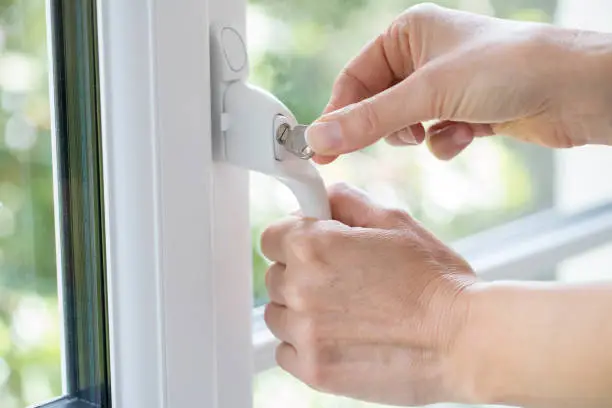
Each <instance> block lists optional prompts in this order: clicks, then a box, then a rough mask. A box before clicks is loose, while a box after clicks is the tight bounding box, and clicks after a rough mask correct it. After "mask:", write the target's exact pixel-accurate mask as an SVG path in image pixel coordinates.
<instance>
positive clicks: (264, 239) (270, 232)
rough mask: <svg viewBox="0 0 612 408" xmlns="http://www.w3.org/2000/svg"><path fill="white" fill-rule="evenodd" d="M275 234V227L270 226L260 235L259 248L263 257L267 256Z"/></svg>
mask: <svg viewBox="0 0 612 408" xmlns="http://www.w3.org/2000/svg"><path fill="white" fill-rule="evenodd" d="M276 233H277V232H276V228H275V226H274V225H271V226H269V227H268V228H266V229H265V230H264V231H263V232H262V234H261V238H260V239H259V245H260V247H261V251H262V253H263V254H264V255H265V256H268V255H269V252H270V246H271V245H272V242H274V236H275V235H276Z"/></svg>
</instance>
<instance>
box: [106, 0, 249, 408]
mask: <svg viewBox="0 0 612 408" xmlns="http://www.w3.org/2000/svg"><path fill="white" fill-rule="evenodd" d="M245 12H246V3H245V2H244V1H243V0H214V1H212V0H204V1H203V0H177V1H173V2H169V1H165V0H134V1H129V2H126V1H125V0H105V1H102V2H100V3H99V17H100V27H101V32H100V35H101V39H102V41H101V43H102V47H101V62H102V66H101V86H102V101H103V148H104V151H105V155H104V179H105V180H106V182H107V185H106V189H105V192H106V202H105V204H106V205H105V209H106V214H105V215H106V230H107V258H108V281H109V285H108V292H109V321H110V330H111V331H110V336H111V347H110V350H111V351H110V356H111V358H110V361H111V373H112V384H113V387H112V402H113V405H114V406H117V407H130V408H139V407H143V408H154V407H159V408H161V407H185V406H192V405H193V404H194V403H195V402H196V401H197V404H198V405H200V406H205V407H210V408H216V407H223V408H225V407H227V408H234V407H247V406H249V405H250V404H251V400H252V397H251V395H252V391H251V380H252V378H251V372H252V369H251V364H252V357H251V342H250V339H251V327H250V323H251V305H252V300H251V298H252V295H251V283H250V282H251V276H250V275H251V256H250V248H251V242H250V233H249V222H248V174H247V172H245V171H243V170H240V169H237V168H234V167H231V166H228V165H225V164H222V163H213V160H212V151H211V145H212V136H211V135H212V132H211V127H212V125H213V123H212V120H211V115H210V113H209V112H211V106H212V103H215V104H217V105H215V106H218V104H220V103H221V101H220V100H214V101H211V86H210V74H209V72H210V61H209V58H210V56H209V41H208V37H209V23H211V22H213V21H216V20H223V19H224V18H229V19H231V20H233V21H234V22H237V23H235V26H236V25H237V26H238V28H243V27H244V21H245V17H244V16H245Z"/></svg>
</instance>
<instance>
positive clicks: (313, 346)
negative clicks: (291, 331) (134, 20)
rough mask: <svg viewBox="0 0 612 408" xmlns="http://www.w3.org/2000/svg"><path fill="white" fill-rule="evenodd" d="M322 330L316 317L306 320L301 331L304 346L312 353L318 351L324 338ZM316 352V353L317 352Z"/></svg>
mask: <svg viewBox="0 0 612 408" xmlns="http://www.w3.org/2000/svg"><path fill="white" fill-rule="evenodd" d="M321 335H322V330H321V329H320V327H319V324H318V322H317V321H316V319H314V318H307V319H305V320H304V323H303V327H302V330H301V333H300V336H301V340H302V344H303V346H304V347H305V348H306V349H307V350H309V353H310V354H313V352H316V350H317V348H318V347H319V344H320V341H321V340H322V336H321ZM315 354H316V353H315Z"/></svg>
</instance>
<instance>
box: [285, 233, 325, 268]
mask: <svg viewBox="0 0 612 408" xmlns="http://www.w3.org/2000/svg"><path fill="white" fill-rule="evenodd" d="M323 235H324V234H322V233H321V232H320V231H319V228H318V227H315V226H313V227H312V228H308V229H303V228H300V229H297V230H295V231H294V232H293V233H292V234H291V236H290V237H289V247H290V250H291V252H293V254H294V255H295V256H296V258H297V259H299V260H300V261H302V262H314V261H316V260H318V259H319V256H320V253H321V251H320V249H321V248H320V245H319V243H320V241H321V237H322V236H323Z"/></svg>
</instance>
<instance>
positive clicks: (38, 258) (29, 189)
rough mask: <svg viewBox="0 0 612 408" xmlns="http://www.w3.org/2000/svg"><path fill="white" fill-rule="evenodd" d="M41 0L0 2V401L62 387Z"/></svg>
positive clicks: (8, 404) (10, 402)
mask: <svg viewBox="0 0 612 408" xmlns="http://www.w3.org/2000/svg"><path fill="white" fill-rule="evenodd" d="M46 44H47V40H46V12H45V2H44V1H42V0H2V1H0V407H3V408H13V407H15V408H22V407H24V406H26V405H30V404H33V403H38V402H41V401H44V400H47V399H49V398H52V397H55V396H58V395H60V394H61V393H62V377H61V358H60V349H61V347H60V331H61V330H60V327H61V326H60V321H61V318H60V313H59V311H58V300H57V295H58V291H57V287H58V285H57V273H56V267H55V238H54V237H55V235H54V211H53V176H52V163H51V137H50V110H49V92H48V79H47V78H48V66H49V64H48V54H47V46H46Z"/></svg>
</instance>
